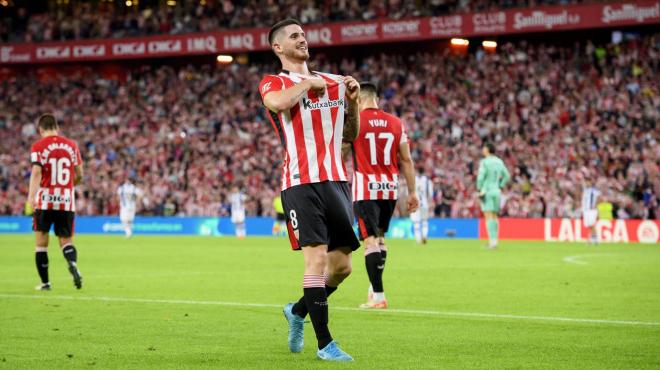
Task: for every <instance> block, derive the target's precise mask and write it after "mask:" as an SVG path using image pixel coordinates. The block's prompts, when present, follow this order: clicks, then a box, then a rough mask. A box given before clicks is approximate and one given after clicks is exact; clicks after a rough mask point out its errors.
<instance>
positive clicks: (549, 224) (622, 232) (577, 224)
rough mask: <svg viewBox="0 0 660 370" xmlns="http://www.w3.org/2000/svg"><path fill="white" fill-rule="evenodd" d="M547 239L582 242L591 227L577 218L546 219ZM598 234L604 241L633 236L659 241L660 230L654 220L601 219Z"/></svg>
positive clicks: (648, 241)
mask: <svg viewBox="0 0 660 370" xmlns="http://www.w3.org/2000/svg"><path fill="white" fill-rule="evenodd" d="M543 233H544V239H545V241H549V242H582V241H586V240H587V238H588V237H589V229H588V228H586V227H584V226H582V220H580V219H576V220H571V219H567V218H564V219H561V220H557V219H554V220H553V219H545V220H544V224H543ZM596 234H597V235H598V240H600V241H602V242H614V243H629V242H630V241H631V236H632V237H633V240H632V241H635V240H634V237H635V236H636V237H637V240H638V241H639V242H641V243H657V242H658V238H659V237H660V230H658V225H657V224H656V223H655V222H654V221H649V220H646V221H641V222H639V221H635V220H629V221H626V220H612V221H606V220H599V221H598V222H597V223H596Z"/></svg>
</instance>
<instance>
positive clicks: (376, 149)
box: [353, 108, 408, 202]
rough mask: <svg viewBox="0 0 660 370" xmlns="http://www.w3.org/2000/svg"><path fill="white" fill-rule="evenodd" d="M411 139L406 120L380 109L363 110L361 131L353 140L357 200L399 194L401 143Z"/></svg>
mask: <svg viewBox="0 0 660 370" xmlns="http://www.w3.org/2000/svg"><path fill="white" fill-rule="evenodd" d="M405 142H408V136H407V135H406V131H405V128H404V127H403V123H401V120H400V119H398V118H397V117H395V116H393V115H391V114H389V113H385V112H383V111H382V110H380V109H375V108H368V109H365V110H363V111H362V112H360V133H359V134H358V136H357V138H356V139H355V141H354V142H353V161H354V171H353V201H354V202H357V201H359V200H377V199H393V200H396V199H397V198H398V196H399V189H398V188H399V162H398V159H399V145H401V144H402V143H405Z"/></svg>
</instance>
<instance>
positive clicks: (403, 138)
mask: <svg viewBox="0 0 660 370" xmlns="http://www.w3.org/2000/svg"><path fill="white" fill-rule="evenodd" d="M399 124H400V125H401V137H400V138H399V145H401V144H403V143H407V142H408V134H407V133H406V125H404V124H403V121H399Z"/></svg>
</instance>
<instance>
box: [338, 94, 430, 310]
mask: <svg viewBox="0 0 660 370" xmlns="http://www.w3.org/2000/svg"><path fill="white" fill-rule="evenodd" d="M351 146H352V149H353V162H354V171H353V202H354V203H353V209H354V211H355V215H356V216H357V220H358V231H359V234H360V239H362V240H363V241H364V260H365V265H366V267H367V275H368V276H369V282H370V283H371V286H370V287H369V295H368V298H367V303H364V304H362V305H360V308H367V309H384V308H387V300H386V299H385V290H384V289H383V270H384V269H385V260H386V257H387V247H386V246H385V233H386V232H387V230H388V228H389V225H390V220H391V219H392V214H393V213H394V208H395V207H396V201H397V199H398V186H399V165H398V163H399V159H400V160H401V169H402V172H403V176H404V177H405V179H406V185H407V186H408V192H409V195H408V209H409V210H412V211H414V210H415V209H416V208H417V205H418V201H417V195H416V194H415V171H414V165H413V160H412V157H411V156H410V147H409V146H408V138H407V136H406V132H405V128H404V126H403V123H402V122H401V120H399V119H398V118H397V117H395V116H393V115H391V114H389V113H386V112H384V111H382V110H380V109H378V93H377V88H376V85H374V84H372V83H369V82H362V83H360V132H359V134H358V136H357V138H355V141H354V142H353V144H352V145H345V147H349V148H350V147H351Z"/></svg>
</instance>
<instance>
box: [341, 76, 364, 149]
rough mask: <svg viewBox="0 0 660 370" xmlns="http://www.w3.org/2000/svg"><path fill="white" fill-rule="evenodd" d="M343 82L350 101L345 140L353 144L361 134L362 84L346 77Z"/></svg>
mask: <svg viewBox="0 0 660 370" xmlns="http://www.w3.org/2000/svg"><path fill="white" fill-rule="evenodd" d="M343 81H344V83H345V84H346V98H347V100H348V115H347V116H346V122H344V132H343V140H344V141H351V142H352V141H353V140H355V138H356V137H357V136H358V133H359V132H360V108H359V106H358V97H359V96H360V84H359V83H358V82H357V81H356V80H355V79H354V78H353V77H351V76H344V78H343ZM342 154H343V147H342Z"/></svg>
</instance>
